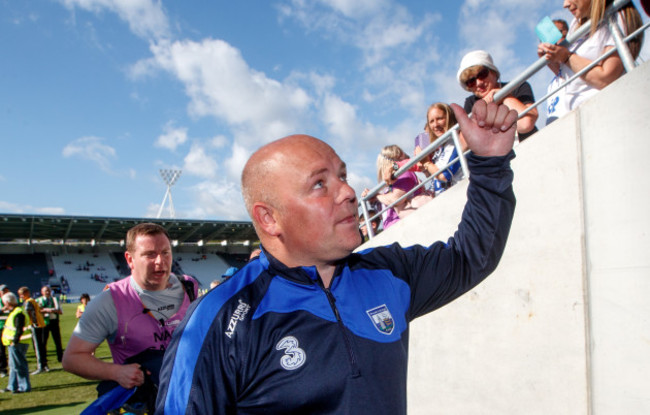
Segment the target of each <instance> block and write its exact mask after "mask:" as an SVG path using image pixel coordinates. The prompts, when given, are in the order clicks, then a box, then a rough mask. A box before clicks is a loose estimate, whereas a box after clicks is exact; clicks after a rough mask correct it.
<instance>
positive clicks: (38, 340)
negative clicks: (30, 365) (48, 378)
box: [32, 326, 48, 369]
mask: <svg viewBox="0 0 650 415" xmlns="http://www.w3.org/2000/svg"><path fill="white" fill-rule="evenodd" d="M32 344H33V345H34V353H35V354H36V363H37V366H38V368H39V369H43V368H46V367H48V366H47V349H45V327H42V328H40V327H34V326H32Z"/></svg>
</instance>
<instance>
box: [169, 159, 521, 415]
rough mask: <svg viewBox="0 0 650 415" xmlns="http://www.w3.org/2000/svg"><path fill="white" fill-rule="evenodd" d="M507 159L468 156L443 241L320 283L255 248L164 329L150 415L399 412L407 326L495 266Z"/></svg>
mask: <svg viewBox="0 0 650 415" xmlns="http://www.w3.org/2000/svg"><path fill="white" fill-rule="evenodd" d="M513 157H514V153H512V152H511V153H510V154H509V155H507V156H504V157H492V158H481V157H476V156H472V155H471V156H470V157H469V158H468V165H469V167H470V172H471V177H470V185H469V187H468V191H467V197H468V201H467V204H466V206H465V209H464V211H463V217H462V221H461V223H460V224H459V227H458V231H457V232H456V233H455V234H454V236H453V237H452V238H450V239H449V240H448V241H447V243H443V242H435V243H433V244H432V245H430V246H428V247H423V246H420V245H415V246H411V247H408V248H403V247H401V246H399V245H398V244H393V245H390V246H386V247H378V248H370V249H366V250H364V251H361V252H358V253H354V254H351V255H349V256H348V257H346V258H344V259H342V260H341V261H340V263H339V264H338V266H337V269H336V271H335V273H334V277H333V279H332V283H331V286H330V287H329V289H326V288H324V287H323V285H322V282H321V279H320V277H319V276H318V273H317V271H316V269H315V268H314V267H297V268H288V267H286V266H285V265H284V264H282V263H280V262H279V261H278V260H277V259H275V258H273V257H272V256H271V255H270V254H269V253H267V252H265V251H263V253H262V254H261V255H260V257H259V258H258V259H256V260H253V261H251V262H250V263H249V264H247V265H246V266H245V267H243V268H242V269H241V270H240V271H239V272H238V273H237V274H235V275H234V276H233V277H231V278H230V279H229V280H228V281H226V282H225V283H223V284H221V285H219V286H218V287H217V288H215V289H214V290H212V291H210V292H208V293H207V294H206V295H204V296H203V297H201V298H200V299H199V301H196V302H195V303H193V304H192V306H191V308H190V310H189V311H188V312H187V315H186V317H185V319H184V320H183V322H182V323H181V325H180V326H179V327H178V328H177V329H176V330H175V331H174V334H173V339H172V341H171V343H170V345H169V347H168V348H167V352H166V354H165V359H164V363H163V367H162V372H161V384H160V391H159V394H158V402H157V411H156V414H163V413H164V414H354V415H359V414H372V415H379V414H390V415H395V414H405V413H406V378H407V366H408V338H409V333H408V330H409V322H410V321H411V320H413V319H414V318H416V317H418V316H421V315H423V314H426V313H428V312H430V311H432V310H435V309H436V308H439V307H441V306H443V305H445V304H447V303H449V302H450V301H452V300H454V299H455V298H457V297H459V296H460V295H462V294H463V293H465V292H467V291H468V290H470V289H472V288H473V287H475V286H476V285H477V284H478V283H479V282H481V281H482V280H483V279H484V278H485V277H487V276H488V275H489V274H490V273H491V272H492V271H493V270H494V268H495V267H496V265H497V263H498V261H499V259H500V257H501V254H502V252H503V249H504V247H505V244H506V240H507V236H508V232H509V229H510V224H511V222H512V216H513V213H514V206H515V198H514V194H513V192H512V170H511V169H510V166H509V161H510V159H511V158H513Z"/></svg>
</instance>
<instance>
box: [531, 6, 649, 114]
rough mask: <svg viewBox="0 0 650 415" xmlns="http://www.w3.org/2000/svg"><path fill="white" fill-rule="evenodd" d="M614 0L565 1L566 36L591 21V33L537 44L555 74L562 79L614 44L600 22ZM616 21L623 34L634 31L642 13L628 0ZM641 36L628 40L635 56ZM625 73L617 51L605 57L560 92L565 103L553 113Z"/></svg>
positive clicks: (577, 102)
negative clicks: (562, 41)
mask: <svg viewBox="0 0 650 415" xmlns="http://www.w3.org/2000/svg"><path fill="white" fill-rule="evenodd" d="M612 2H613V0H564V7H565V8H566V9H568V10H569V11H570V12H571V14H572V15H573V17H574V19H573V21H572V22H571V26H570V28H569V36H571V34H572V33H574V32H575V31H576V30H578V28H579V27H580V26H582V25H583V24H585V23H586V22H587V21H589V20H591V22H592V24H591V32H590V33H589V34H588V35H585V36H584V37H582V38H580V39H578V40H576V41H575V42H573V44H571V45H570V46H568V47H566V46H562V45H551V44H550V43H540V44H539V46H538V47H537V54H538V55H539V56H540V57H542V56H544V57H546V59H547V60H549V64H548V67H549V69H551V71H553V72H554V73H556V74H557V73H561V76H562V78H563V80H567V79H569V78H570V77H572V76H573V75H574V74H575V73H576V72H579V71H580V70H582V69H584V68H585V67H586V66H587V65H589V64H591V63H592V62H593V61H594V60H596V59H597V58H598V57H600V56H601V55H602V54H603V53H605V52H607V51H608V50H609V49H611V48H613V47H615V43H614V37H613V36H612V35H611V33H610V31H609V28H608V27H607V26H606V25H601V24H600V23H601V21H602V20H603V16H604V14H605V9H606V8H607V6H609V5H611V4H612ZM617 22H618V25H619V27H620V28H621V29H622V31H623V34H624V35H628V34H630V33H632V32H634V31H635V30H636V29H638V28H639V27H641V26H642V21H641V15H639V12H638V11H637V10H636V8H635V7H634V5H633V4H632V3H631V2H630V3H628V5H626V6H624V7H623V8H622V9H621V10H620V11H619V12H618V14H617ZM642 43H643V35H639V36H638V37H636V38H635V39H633V40H631V41H630V42H629V43H628V47H629V48H630V52H631V54H632V57H633V58H634V59H636V58H637V56H638V55H639V51H640V50H641V45H642ZM623 72H624V67H623V62H622V61H621V58H620V57H619V56H618V54H616V53H615V54H613V55H611V56H608V57H607V58H605V59H604V60H603V61H601V62H600V63H599V64H598V65H596V66H595V67H593V68H592V69H591V70H589V71H587V72H586V73H585V74H584V75H582V76H580V78H578V79H576V80H574V81H573V82H571V83H570V84H568V85H567V86H566V88H565V91H564V94H563V95H562V96H563V97H564V99H565V102H564V103H562V102H558V104H557V105H559V107H558V110H556V114H555V115H556V116H557V117H561V116H562V115H564V114H563V113H561V112H560V111H562V112H565V113H566V112H569V111H572V110H573V109H575V108H577V107H578V106H579V105H580V104H581V103H582V102H584V101H585V100H587V99H588V98H590V97H591V96H593V95H595V94H596V93H597V92H598V91H599V90H600V89H602V88H604V87H606V86H607V85H609V84H610V83H612V82H614V81H615V80H616V79H618V78H619V77H620V76H621V75H622V74H623Z"/></svg>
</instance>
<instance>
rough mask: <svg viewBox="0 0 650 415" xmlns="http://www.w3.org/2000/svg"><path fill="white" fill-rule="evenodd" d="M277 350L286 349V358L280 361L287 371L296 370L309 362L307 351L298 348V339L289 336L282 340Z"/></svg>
mask: <svg viewBox="0 0 650 415" xmlns="http://www.w3.org/2000/svg"><path fill="white" fill-rule="evenodd" d="M275 349H276V350H283V349H284V356H282V359H280V364H281V365H282V367H283V368H285V369H286V370H296V369H298V368H299V367H300V366H302V365H303V364H305V361H306V360H307V355H306V354H305V351H304V350H302V349H301V348H300V347H298V339H296V338H295V337H293V336H287V337H285V338H283V339H282V340H280V341H279V342H278V344H277V345H276V346H275Z"/></svg>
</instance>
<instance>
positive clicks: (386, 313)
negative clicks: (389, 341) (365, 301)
mask: <svg viewBox="0 0 650 415" xmlns="http://www.w3.org/2000/svg"><path fill="white" fill-rule="evenodd" d="M366 313H367V314H368V317H370V320H372V322H373V323H374V325H375V328H377V330H379V332H380V333H383V334H391V333H392V332H393V329H394V328H395V321H394V320H393V316H392V314H391V313H390V310H388V307H386V304H382V305H380V306H379V307H375V308H371V309H370V310H366Z"/></svg>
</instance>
